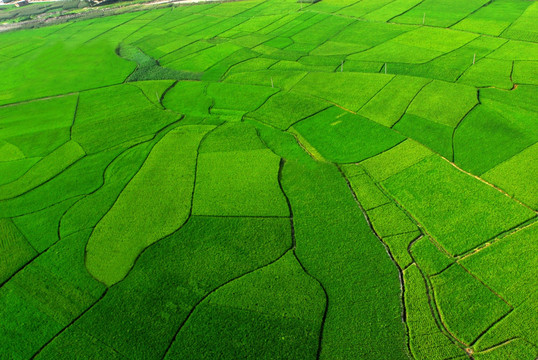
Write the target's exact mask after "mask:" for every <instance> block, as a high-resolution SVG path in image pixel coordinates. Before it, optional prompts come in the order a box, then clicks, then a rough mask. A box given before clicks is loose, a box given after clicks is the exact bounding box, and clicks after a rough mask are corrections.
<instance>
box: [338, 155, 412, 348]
mask: <svg viewBox="0 0 538 360" xmlns="http://www.w3.org/2000/svg"><path fill="white" fill-rule="evenodd" d="M335 166H336V168H337V169H338V171H339V172H340V174H341V175H342V177H343V178H344V180H345V181H346V184H347V187H348V188H349V191H350V192H351V195H352V196H353V199H354V200H355V203H356V204H357V205H358V207H359V209H360V211H361V212H362V215H363V216H364V219H365V220H366V223H367V224H368V227H369V228H370V231H371V232H372V233H373V234H374V235H375V237H376V238H377V239H378V240H379V242H380V243H381V244H382V245H383V247H384V248H385V252H386V253H387V255H388V256H389V258H390V260H391V261H392V263H393V264H394V266H395V267H396V269H397V271H398V280H399V283H400V306H401V321H402V323H403V325H404V327H405V332H406V338H407V339H408V341H407V346H408V347H407V350H408V351H409V354H410V355H412V354H413V352H412V351H411V347H410V344H409V324H408V323H407V309H406V306H405V281H404V276H403V270H402V268H401V267H400V264H398V262H397V261H396V259H395V258H394V255H393V254H392V252H391V251H390V248H389V246H388V245H387V244H386V243H385V241H384V240H383V238H382V237H381V236H380V235H379V233H378V232H377V231H376V230H375V228H374V226H373V224H372V222H371V220H370V217H369V216H368V213H367V212H366V210H364V207H363V206H362V204H361V203H360V201H359V199H358V197H357V194H356V193H355V190H354V189H353V186H351V183H350V182H349V179H348V178H347V177H346V175H345V173H344V171H343V170H342V168H341V167H340V166H339V165H337V164H336V165H335Z"/></svg>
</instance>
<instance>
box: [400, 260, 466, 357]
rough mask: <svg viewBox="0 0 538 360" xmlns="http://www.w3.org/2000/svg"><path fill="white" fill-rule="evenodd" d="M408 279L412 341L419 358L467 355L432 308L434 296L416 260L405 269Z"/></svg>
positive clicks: (408, 305)
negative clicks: (447, 332) (430, 295)
mask: <svg viewBox="0 0 538 360" xmlns="http://www.w3.org/2000/svg"><path fill="white" fill-rule="evenodd" d="M404 280H405V306H406V310H407V324H408V326H409V345H410V348H411V352H412V353H413V355H414V356H415V358H416V359H421V360H431V359H443V358H445V357H447V356H454V357H455V356H458V355H464V354H465V351H464V350H463V349H462V348H461V345H459V344H458V343H456V342H455V341H454V340H452V339H450V337H449V336H448V335H445V334H444V333H443V332H442V331H441V330H440V329H439V326H440V325H438V323H437V319H436V318H434V316H433V314H432V309H431V308H430V301H431V299H429V293H428V290H427V288H426V285H425V282H424V278H423V277H422V274H421V273H420V270H419V269H418V268H417V265H416V264H412V265H411V266H409V268H408V269H406V270H405V271H404Z"/></svg>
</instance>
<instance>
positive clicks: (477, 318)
mask: <svg viewBox="0 0 538 360" xmlns="http://www.w3.org/2000/svg"><path fill="white" fill-rule="evenodd" d="M431 281H432V284H433V288H434V289H435V297H436V302H437V305H438V307H439V311H440V314H441V318H442V319H443V321H445V323H446V325H447V328H448V330H450V331H451V332H452V333H453V334H454V335H455V336H456V337H457V338H459V339H461V340H462V341H463V342H465V343H467V344H470V343H473V342H474V341H475V340H476V339H477V338H478V337H479V336H480V335H481V334H482V332H483V331H484V330H486V329H487V327H488V326H490V325H492V324H493V323H494V322H496V321H497V320H499V318H501V317H502V316H503V315H506V314H507V313H508V312H509V311H510V310H511V307H510V305H508V304H507V303H506V302H504V301H503V299H502V298H500V297H499V296H497V295H496V294H495V293H493V292H492V291H490V290H489V289H488V288H487V287H486V286H484V285H483V284H481V283H480V282H479V281H478V280H477V279H475V278H473V277H472V276H471V275H470V274H469V273H467V272H466V271H465V270H464V269H463V268H461V267H460V266H458V265H454V266H451V267H449V268H448V269H447V270H445V271H443V272H442V273H441V274H439V275H435V276H433V277H431ZM469 302H472V303H473V304H475V306H473V307H468V306H467V305H466V304H467V303H469Z"/></svg>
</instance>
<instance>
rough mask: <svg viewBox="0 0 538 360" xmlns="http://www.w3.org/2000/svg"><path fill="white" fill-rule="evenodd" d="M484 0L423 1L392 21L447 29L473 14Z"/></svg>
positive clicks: (484, 3) (485, 2) (485, 3)
mask: <svg viewBox="0 0 538 360" xmlns="http://www.w3.org/2000/svg"><path fill="white" fill-rule="evenodd" d="M487 3H488V2H487V1H486V0H471V1H464V0H456V1H450V0H440V1H435V0H425V1H423V2H421V3H419V4H418V5H417V6H415V7H413V8H411V9H409V10H408V11H406V12H404V13H403V14H402V15H400V16H398V17H396V18H395V19H394V21H395V22H399V23H404V24H422V23H424V24H425V25H430V26H441V27H449V26H451V25H453V24H454V23H457V22H458V21H460V20H462V19H464V18H465V17H467V15H469V14H472V13H474V12H475V11H476V10H478V9H480V8H481V7H482V6H484V5H487Z"/></svg>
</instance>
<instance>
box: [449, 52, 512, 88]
mask: <svg viewBox="0 0 538 360" xmlns="http://www.w3.org/2000/svg"><path fill="white" fill-rule="evenodd" d="M511 74H512V62H511V61H506V60H496V59H487V58H486V59H482V60H480V61H479V62H477V63H476V64H475V65H474V66H471V67H470V68H469V69H468V70H467V71H466V72H464V73H463V75H462V76H461V77H460V78H459V79H458V83H460V84H466V85H471V86H476V87H486V86H493V87H496V88H499V89H506V90H510V89H511V88H512V87H513V85H514V84H512V81H511V79H510V75H511Z"/></svg>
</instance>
